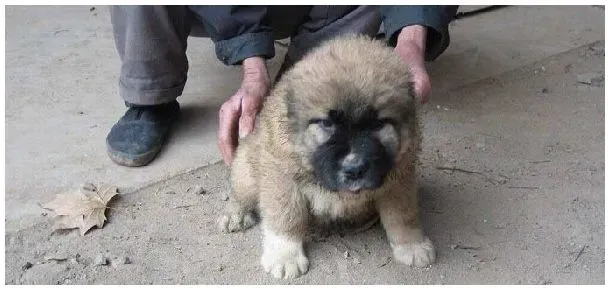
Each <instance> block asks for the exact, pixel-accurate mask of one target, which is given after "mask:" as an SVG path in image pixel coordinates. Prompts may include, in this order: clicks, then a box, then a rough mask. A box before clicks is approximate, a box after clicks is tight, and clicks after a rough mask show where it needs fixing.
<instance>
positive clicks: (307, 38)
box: [110, 6, 381, 105]
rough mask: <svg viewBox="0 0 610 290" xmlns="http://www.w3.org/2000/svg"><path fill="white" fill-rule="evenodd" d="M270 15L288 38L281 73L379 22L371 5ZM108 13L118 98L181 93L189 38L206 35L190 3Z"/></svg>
mask: <svg viewBox="0 0 610 290" xmlns="http://www.w3.org/2000/svg"><path fill="white" fill-rule="evenodd" d="M286 9H288V10H290V11H286ZM270 14H271V18H272V20H273V21H272V23H273V30H274V37H275V39H284V38H287V37H290V46H289V48H288V52H287V54H286V57H285V59H284V63H283V65H282V68H281V69H280V73H281V72H283V71H284V70H286V69H287V68H289V67H290V66H291V65H292V64H293V63H295V62H296V61H298V60H299V59H301V57H303V55H304V54H305V53H306V52H307V51H308V50H309V49H311V48H312V47H314V46H316V45H317V44H319V43H320V42H321V41H324V40H326V39H329V38H332V37H333V36H336V35H339V34H343V33H348V32H355V33H362V34H366V35H370V36H375V34H376V33H377V32H378V31H379V27H380V24H381V18H380V15H379V11H378V8H377V7H372V6H357V7H353V6H352V7H350V6H293V7H290V6H283V7H282V6H271V13H270ZM110 16H111V21H112V27H113V32H114V39H115V44H116V48H117V51H118V54H119V57H120V59H121V62H122V64H121V75H120V80H119V92H120V95H121V97H122V98H123V99H124V100H125V101H126V102H128V103H131V104H137V105H155V104H162V103H167V102H171V101H173V100H175V99H176V98H177V97H178V96H180V95H181V94H182V90H183V89H184V85H185V83H186V79H187V71H188V60H187V57H186V46H187V37H188V36H189V35H191V36H197V37H207V33H206V32H205V31H204V29H203V25H202V24H201V23H198V20H197V19H196V17H195V16H194V15H193V14H192V12H191V11H190V10H189V9H188V7H187V6H112V7H111V8H110ZM227 97H228V96H227Z"/></svg>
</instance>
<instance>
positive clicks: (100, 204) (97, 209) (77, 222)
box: [43, 185, 118, 235]
mask: <svg viewBox="0 0 610 290" xmlns="http://www.w3.org/2000/svg"><path fill="white" fill-rule="evenodd" d="M117 193H118V192H117V188H116V187H114V186H107V185H102V186H100V188H98V190H97V191H85V192H79V193H78V194H58V195H57V196H55V199H54V200H52V201H51V202H49V203H47V204H45V205H44V206H43V207H44V208H46V209H50V210H53V211H55V213H56V214H57V218H56V220H55V224H54V225H53V229H54V230H59V229H75V228H79V229H80V234H81V235H85V233H87V231H89V230H90V229H91V228H92V227H93V226H97V227H98V228H100V229H101V228H102V227H103V226H104V222H105V221H106V215H104V211H105V210H106V204H107V203H108V202H109V201H110V199H112V197H113V196H115V195H117Z"/></svg>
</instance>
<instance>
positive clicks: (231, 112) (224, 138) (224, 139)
mask: <svg viewBox="0 0 610 290" xmlns="http://www.w3.org/2000/svg"><path fill="white" fill-rule="evenodd" d="M240 111H241V96H240V95H237V94H236V95H234V96H232V97H231V98H230V99H229V100H228V101H226V102H225V103H224V104H222V106H221V107H220V111H219V114H218V116H219V124H218V147H219V148H220V153H221V154H222V158H223V160H224V162H225V164H227V165H230V164H231V162H232V161H233V153H234V152H235V148H236V147H237V136H236V134H235V133H236V132H237V128H236V127H237V125H238V120H239V115H240V113H241V112H240Z"/></svg>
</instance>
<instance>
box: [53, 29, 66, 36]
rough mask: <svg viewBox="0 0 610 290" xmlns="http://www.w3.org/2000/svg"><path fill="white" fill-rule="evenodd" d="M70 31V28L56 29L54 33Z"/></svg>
mask: <svg viewBox="0 0 610 290" xmlns="http://www.w3.org/2000/svg"><path fill="white" fill-rule="evenodd" d="M68 31H70V29H62V30H57V31H55V33H54V34H53V35H57V34H59V33H62V32H68Z"/></svg>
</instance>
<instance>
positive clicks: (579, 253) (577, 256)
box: [573, 245, 587, 263]
mask: <svg viewBox="0 0 610 290" xmlns="http://www.w3.org/2000/svg"><path fill="white" fill-rule="evenodd" d="M586 247H587V245H584V246H582V248H581V249H580V251H579V252H578V255H576V258H575V259H574V262H573V263H576V261H577V260H578V258H580V256H581V255H582V253H583V252H584V251H585V248H586Z"/></svg>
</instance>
